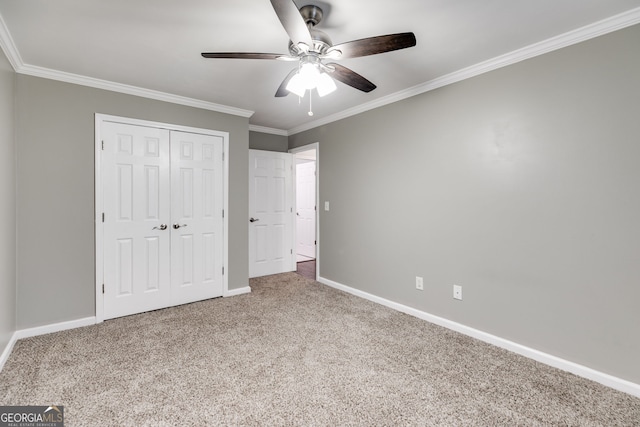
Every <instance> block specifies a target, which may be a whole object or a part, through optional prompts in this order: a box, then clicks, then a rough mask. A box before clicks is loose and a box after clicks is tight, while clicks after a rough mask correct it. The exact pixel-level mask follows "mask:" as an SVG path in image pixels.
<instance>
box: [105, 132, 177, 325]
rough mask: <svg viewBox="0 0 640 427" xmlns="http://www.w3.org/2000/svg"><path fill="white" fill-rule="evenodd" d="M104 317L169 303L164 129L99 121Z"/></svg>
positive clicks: (167, 210) (168, 211)
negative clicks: (102, 145)
mask: <svg viewBox="0 0 640 427" xmlns="http://www.w3.org/2000/svg"><path fill="white" fill-rule="evenodd" d="M102 139H103V144H104V149H103V152H102V156H103V157H102V158H103V163H102V171H103V176H104V179H103V182H104V187H103V198H104V202H103V206H104V234H105V236H108V237H107V239H105V242H104V252H103V253H104V283H105V287H104V313H105V318H106V319H109V318H113V317H119V316H126V315H129V314H132V313H139V312H142V311H149V310H155V309H158V308H162V307H166V306H167V305H169V302H170V299H171V289H170V262H169V260H170V233H171V229H170V228H169V221H170V214H171V213H170V200H169V199H170V188H169V174H170V172H169V131H167V130H164V129H154V128H146V127H142V126H132V125H125V124H121V123H109V122H106V123H104V124H103V126H102Z"/></svg>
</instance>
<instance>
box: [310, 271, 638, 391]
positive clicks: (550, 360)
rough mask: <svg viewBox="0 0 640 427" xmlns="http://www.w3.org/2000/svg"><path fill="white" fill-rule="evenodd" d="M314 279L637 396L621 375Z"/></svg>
mask: <svg viewBox="0 0 640 427" xmlns="http://www.w3.org/2000/svg"><path fill="white" fill-rule="evenodd" d="M318 282H320V283H322V284H324V285H327V286H330V287H332V288H335V289H339V290H341V291H344V292H347V293H349V294H352V295H355V296H358V297H361V298H364V299H367V300H369V301H372V302H375V303H378V304H381V305H384V306H386V307H389V308H392V309H394V310H397V311H400V312H402V313H405V314H408V315H411V316H414V317H417V318H419V319H422V320H426V321H427V322H430V323H435V324H436V325H439V326H443V327H445V328H447V329H451V330H453V331H456V332H460V333H461V334H464V335H468V336H470V337H473V338H476V339H479V340H480V341H484V342H486V343H489V344H493V345H495V346H497V347H500V348H504V349H505V350H509V351H512V352H514V353H517V354H520V355H522V356H525V357H528V358H530V359H533V360H536V361H538V362H541V363H544V364H546V365H549V366H552V367H554V368H558V369H561V370H563V371H567V372H571V373H572V374H575V375H578V376H580V377H583V378H587V379H589V380H592V381H595V382H597V383H600V384H602V385H605V386H607V387H611V388H613V389H616V390H619V391H622V392H624V393H628V394H630V395H632V396H636V397H640V384H635V383H632V382H630V381H627V380H623V379H621V378H617V377H614V376H612V375H609V374H605V373H603V372H600V371H596V370H595V369H591V368H588V367H586V366H583V365H579V364H577V363H574V362H571V361H569V360H565V359H561V358H559V357H556V356H553V355H551V354H548V353H544V352H542V351H539V350H536V349H533V348H530V347H526V346H524V345H521V344H518V343H515V342H513V341H509V340H507V339H504V338H501V337H498V336H496V335H492V334H489V333H487V332H483V331H480V330H478V329H474V328H471V327H469V326H465V325H463V324H461V323H457V322H454V321H451V320H448V319H445V318H443V317H439V316H434V315H433V314H429V313H427V312H424V311H420V310H417V309H415V308H411V307H408V306H406V305H403V304H399V303H397V302H393V301H389V300H387V299H384V298H381V297H378V296H376V295H373V294H370V293H367V292H363V291H360V290H358V289H355V288H351V287H349V286H346V285H343V284H341V283H338V282H334V281H333V280H329V279H326V278H324V277H319V278H318Z"/></svg>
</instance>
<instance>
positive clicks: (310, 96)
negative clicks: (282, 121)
mask: <svg viewBox="0 0 640 427" xmlns="http://www.w3.org/2000/svg"><path fill="white" fill-rule="evenodd" d="M312 95H313V89H309V112H308V113H307V114H309V116H313V110H312V108H311V107H312V104H311V98H312V97H313V96H312Z"/></svg>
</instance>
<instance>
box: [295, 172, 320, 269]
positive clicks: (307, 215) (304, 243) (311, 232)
mask: <svg viewBox="0 0 640 427" xmlns="http://www.w3.org/2000/svg"><path fill="white" fill-rule="evenodd" d="M296 232H297V253H298V255H302V256H303V257H306V258H311V259H315V257H316V162H315V161H307V162H305V163H300V164H298V165H296Z"/></svg>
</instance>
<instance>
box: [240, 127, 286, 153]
mask: <svg viewBox="0 0 640 427" xmlns="http://www.w3.org/2000/svg"><path fill="white" fill-rule="evenodd" d="M249 148H250V149H252V150H265V151H280V152H283V153H286V152H287V151H288V150H289V140H288V138H287V137H286V136H282V135H273V134H270V133H262V132H254V131H250V132H249Z"/></svg>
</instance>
